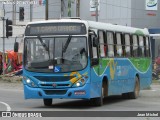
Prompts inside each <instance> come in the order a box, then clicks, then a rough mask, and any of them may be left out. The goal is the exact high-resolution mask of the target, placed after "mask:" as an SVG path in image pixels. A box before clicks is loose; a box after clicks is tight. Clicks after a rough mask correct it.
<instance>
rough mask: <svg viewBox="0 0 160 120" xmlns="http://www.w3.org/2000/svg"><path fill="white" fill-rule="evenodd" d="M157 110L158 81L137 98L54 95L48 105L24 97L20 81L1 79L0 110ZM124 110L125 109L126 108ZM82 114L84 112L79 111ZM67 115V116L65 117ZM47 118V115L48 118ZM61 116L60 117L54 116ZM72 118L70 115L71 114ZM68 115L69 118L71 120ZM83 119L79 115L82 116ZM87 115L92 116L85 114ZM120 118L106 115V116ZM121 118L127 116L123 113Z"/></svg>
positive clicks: (159, 102)
mask: <svg viewBox="0 0 160 120" xmlns="http://www.w3.org/2000/svg"><path fill="white" fill-rule="evenodd" d="M6 110H8V111H71V112H72V111H160V84H152V85H151V88H150V89H147V90H141V92H140V96H139V98H138V99H132V100H129V99H123V98H122V97H121V96H112V97H107V98H105V99H104V105H103V106H101V107H95V106H93V105H91V104H90V103H89V101H87V100H73V99H54V100H53V104H52V106H50V107H46V106H44V105H43V100H41V99H29V100H25V99H24V94H23V85H22V83H21V82H18V83H10V82H2V81H0V111H6ZM126 114H127V112H126ZM82 117H83V115H82ZM65 118H66V117H65ZM48 119H50V118H48ZM54 119H60V117H57V118H54ZM71 119H73V118H71ZM71 119H69V120H71ZM81 119H82V118H81ZM87 119H91V118H89V117H87ZM94 119H98V117H94ZM108 119H109V120H119V119H122V118H117V117H116V118H115V117H113V118H112V117H111V118H110V117H107V120H108ZM137 119H138V120H159V119H160V118H157V117H154V118H151V117H138V118H133V117H132V118H129V120H137ZM123 120H128V118H127V117H124V118H123Z"/></svg>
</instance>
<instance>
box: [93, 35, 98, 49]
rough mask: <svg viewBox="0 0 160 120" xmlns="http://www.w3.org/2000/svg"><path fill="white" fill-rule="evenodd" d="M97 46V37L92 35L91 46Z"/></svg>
mask: <svg viewBox="0 0 160 120" xmlns="http://www.w3.org/2000/svg"><path fill="white" fill-rule="evenodd" d="M97 46H98V38H97V37H94V38H93V47H97Z"/></svg>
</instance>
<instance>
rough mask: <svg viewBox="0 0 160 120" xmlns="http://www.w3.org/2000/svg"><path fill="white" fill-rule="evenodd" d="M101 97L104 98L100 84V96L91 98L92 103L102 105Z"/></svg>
mask: <svg viewBox="0 0 160 120" xmlns="http://www.w3.org/2000/svg"><path fill="white" fill-rule="evenodd" d="M103 98H104V87H103V86H102V89H101V96H100V97H98V98H93V103H94V105H95V106H102V105H103Z"/></svg>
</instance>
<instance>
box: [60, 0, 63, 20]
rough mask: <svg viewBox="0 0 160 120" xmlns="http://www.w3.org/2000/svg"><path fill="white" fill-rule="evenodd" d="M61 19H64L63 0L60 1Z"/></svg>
mask: <svg viewBox="0 0 160 120" xmlns="http://www.w3.org/2000/svg"><path fill="white" fill-rule="evenodd" d="M60 17H61V18H62V17H64V0H61V16H60Z"/></svg>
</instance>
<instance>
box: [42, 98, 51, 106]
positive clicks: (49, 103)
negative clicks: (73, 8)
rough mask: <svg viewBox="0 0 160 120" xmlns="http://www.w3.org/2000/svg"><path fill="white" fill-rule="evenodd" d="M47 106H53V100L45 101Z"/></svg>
mask: <svg viewBox="0 0 160 120" xmlns="http://www.w3.org/2000/svg"><path fill="white" fill-rule="evenodd" d="M43 102H44V105H45V106H51V105H52V99H43Z"/></svg>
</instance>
